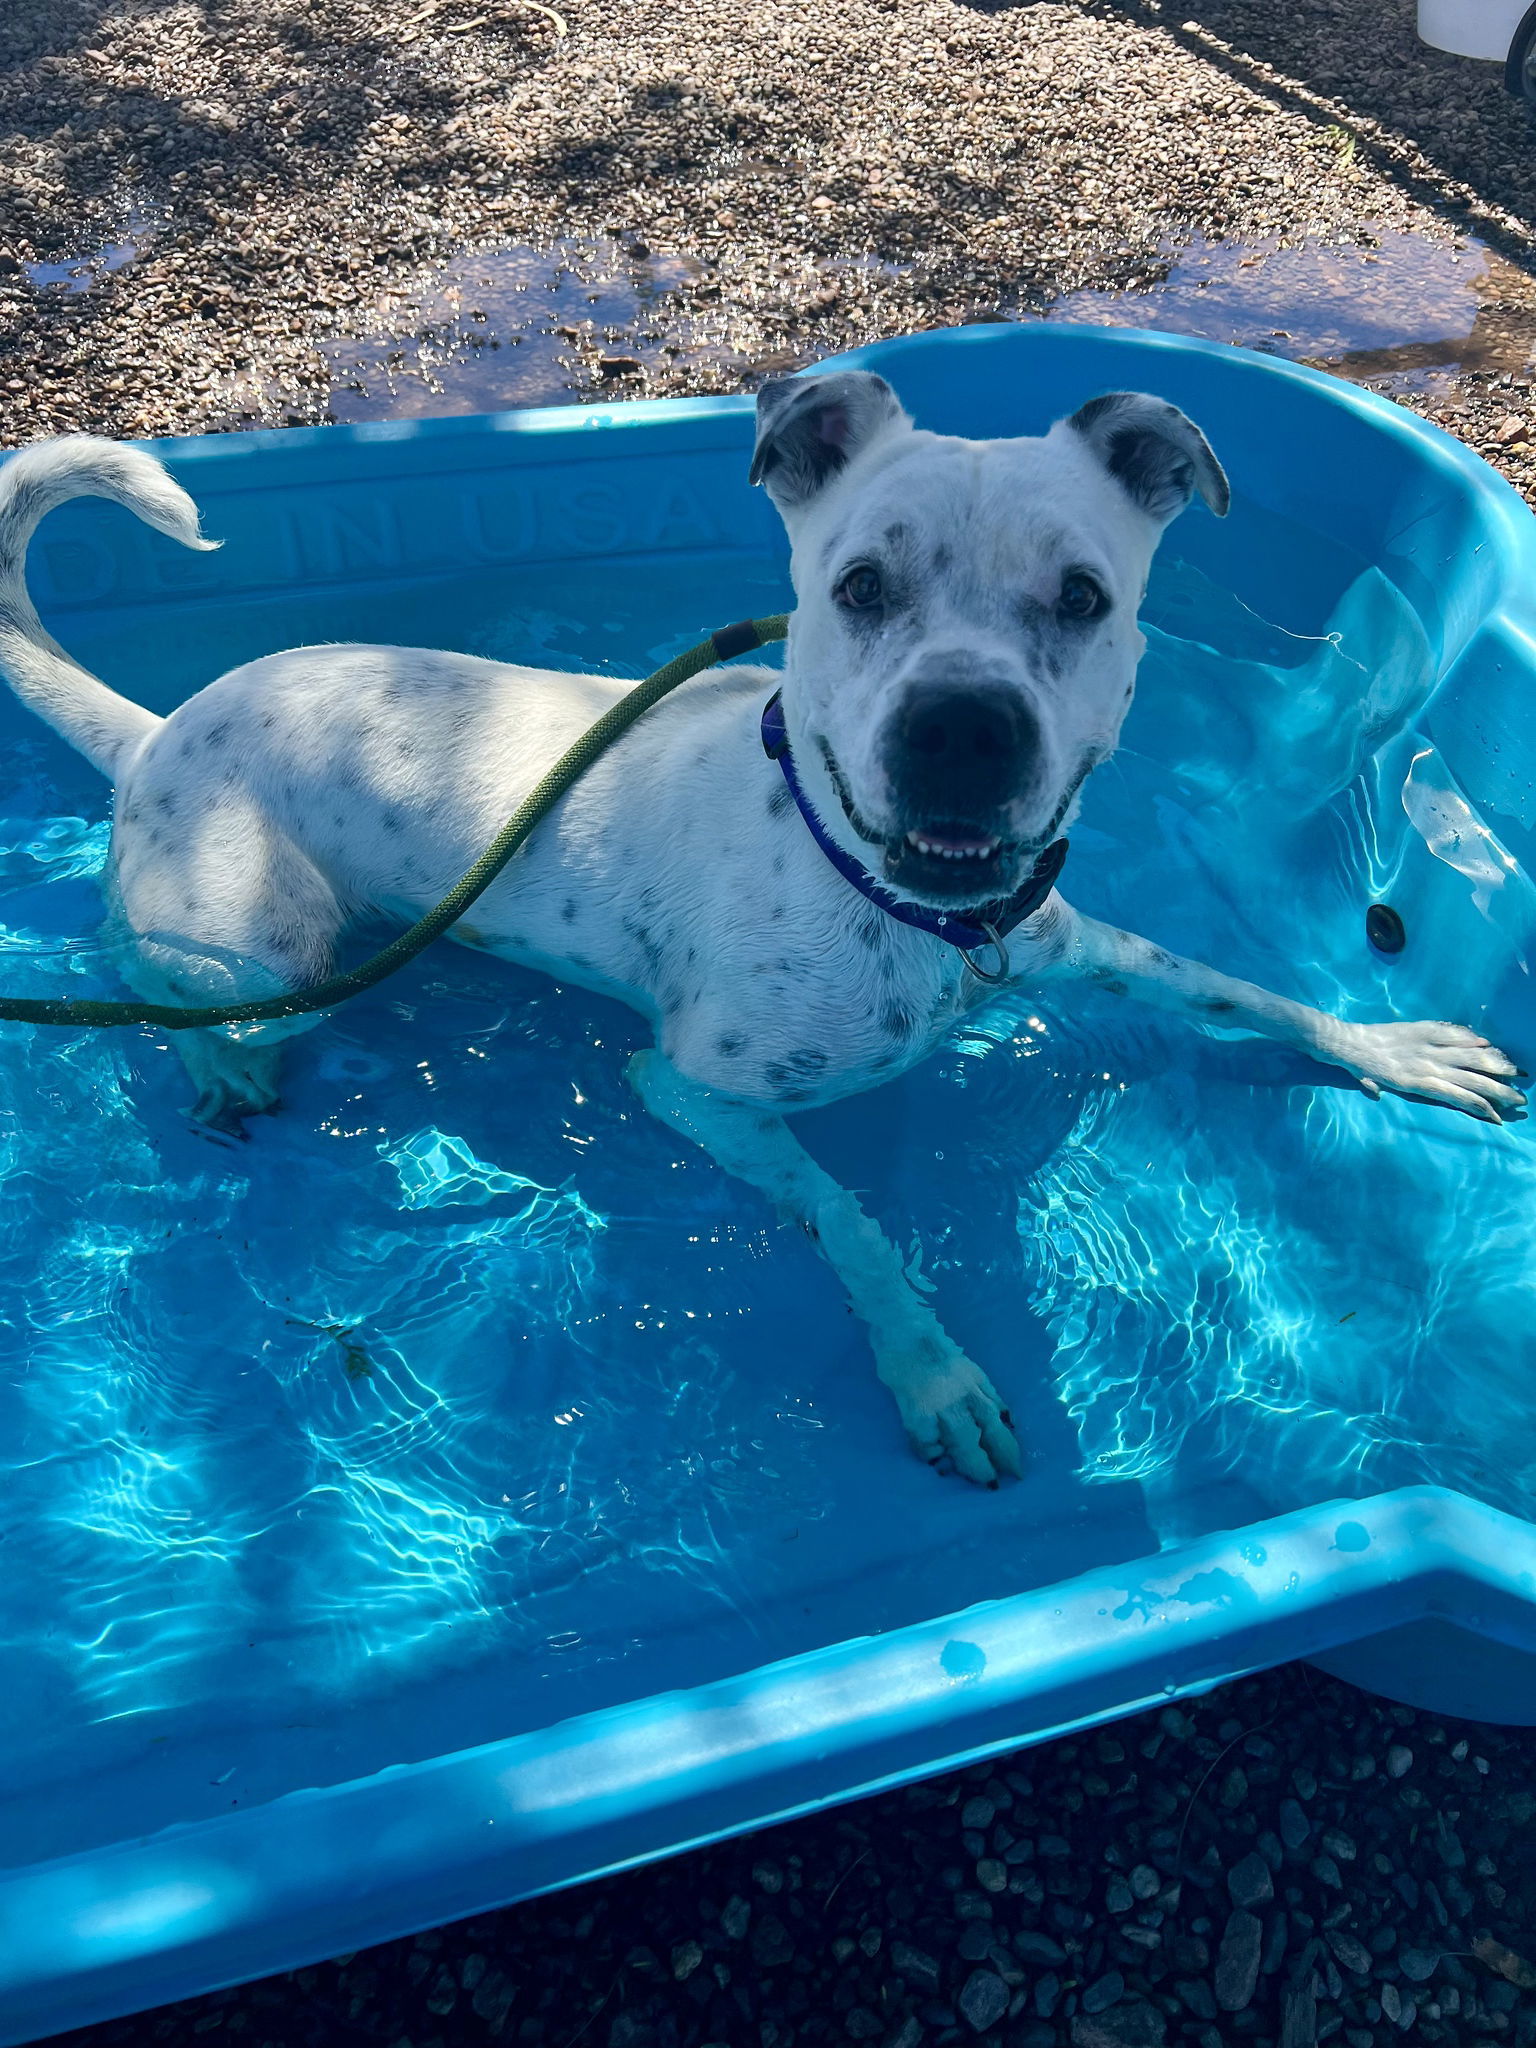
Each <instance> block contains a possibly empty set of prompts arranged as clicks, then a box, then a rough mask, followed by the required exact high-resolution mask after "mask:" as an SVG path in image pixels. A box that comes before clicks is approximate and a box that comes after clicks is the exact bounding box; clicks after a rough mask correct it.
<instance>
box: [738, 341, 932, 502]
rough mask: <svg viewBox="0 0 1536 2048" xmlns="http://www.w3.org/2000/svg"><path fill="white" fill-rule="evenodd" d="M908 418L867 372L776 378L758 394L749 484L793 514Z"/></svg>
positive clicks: (879, 381) (888, 390) (881, 382)
mask: <svg viewBox="0 0 1536 2048" xmlns="http://www.w3.org/2000/svg"><path fill="white" fill-rule="evenodd" d="M905 421H906V414H905V413H904V412H903V411H902V409H901V405H900V403H899V401H898V399H897V397H896V394H895V392H894V391H893V390H892V389H891V387H890V385H889V384H887V383H886V381H885V379H884V378H883V377H877V376H875V375H874V374H873V372H871V371H869V370H837V371H834V372H833V373H832V374H831V375H830V376H826V377H775V378H773V379H771V380H770V381H769V382H768V383H766V384H765V385H764V386H763V387H762V389H761V390H760V391H759V392H758V394H757V446H756V448H755V449H754V450H753V452H752V469H751V473H750V476H749V478H748V481H749V482H750V483H754V484H765V485H766V486H767V488H768V495H769V497H770V498H772V500H773V502H774V503H775V504H776V505H777V506H778V508H779V510H780V511H781V512H794V511H798V510H799V508H800V507H801V506H802V505H805V504H808V503H809V502H810V500H811V499H812V498H814V497H815V495H816V493H817V492H818V491H819V490H821V489H822V488H823V486H824V485H826V484H828V483H829V482H830V481H831V480H832V478H833V477H835V476H836V475H838V473H839V472H840V471H841V470H843V469H846V468H847V466H848V464H849V463H850V462H851V461H852V460H853V458H854V456H855V455H857V454H858V453H859V451H860V449H861V448H867V447H868V446H869V444H870V442H871V441H873V440H874V439H875V438H876V437H877V436H878V435H880V434H882V433H885V432H887V431H888V430H889V429H890V428H891V427H893V426H895V425H897V424H898V423H904V422H905Z"/></svg>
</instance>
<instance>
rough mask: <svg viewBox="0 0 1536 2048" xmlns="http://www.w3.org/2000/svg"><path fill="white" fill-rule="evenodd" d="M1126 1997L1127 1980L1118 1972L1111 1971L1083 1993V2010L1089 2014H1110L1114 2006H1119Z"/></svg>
mask: <svg viewBox="0 0 1536 2048" xmlns="http://www.w3.org/2000/svg"><path fill="white" fill-rule="evenodd" d="M1124 1996H1125V1979H1124V1978H1123V1977H1122V1976H1121V1974H1120V1972H1119V1971H1118V1970H1111V1971H1109V1972H1108V1974H1107V1975H1105V1976H1103V1977H1100V1978H1099V1980H1098V1982H1097V1983H1094V1984H1090V1985H1089V1986H1088V1988H1087V1990H1086V1991H1085V1992H1084V1993H1083V1997H1082V2009H1083V2011H1084V2012H1087V2013H1098V2012H1108V2011H1109V2008H1110V2007H1111V2006H1112V2005H1118V2004H1119V2003H1120V2001H1121V1999H1122V1998H1124Z"/></svg>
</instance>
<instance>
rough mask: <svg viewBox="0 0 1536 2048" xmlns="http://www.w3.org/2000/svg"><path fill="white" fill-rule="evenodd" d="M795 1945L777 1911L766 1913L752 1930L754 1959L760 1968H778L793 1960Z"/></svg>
mask: <svg viewBox="0 0 1536 2048" xmlns="http://www.w3.org/2000/svg"><path fill="white" fill-rule="evenodd" d="M794 1953H795V1945H794V1943H793V1942H792V1941H791V1940H790V1938H789V1929H788V1928H787V1927H786V1926H785V1925H784V1922H783V1921H782V1920H781V1919H780V1918H779V1917H778V1915H777V1914H776V1913H765V1914H764V1915H763V1917H762V1919H761V1920H759V1921H758V1923H757V1925H756V1926H755V1927H754V1928H753V1930H752V1960H753V1962H755V1963H756V1964H757V1966H758V1968H759V1969H760V1970H776V1969H778V1968H779V1967H780V1965H781V1964H783V1963H787V1962H789V1961H790V1960H791V1958H792V1957H793V1955H794Z"/></svg>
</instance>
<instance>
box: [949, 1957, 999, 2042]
mask: <svg viewBox="0 0 1536 2048" xmlns="http://www.w3.org/2000/svg"><path fill="white" fill-rule="evenodd" d="M955 2003H956V2004H957V2005H958V2006H959V2008H960V2014H961V2017H962V2018H963V2019H964V2021H965V2022H966V2024H967V2026H969V2027H970V2028H972V2030H973V2031H974V2032H976V2033H978V2034H984V2033H986V2032H987V2030H988V2029H989V2028H990V2027H995V2026H996V2025H997V2023H998V2021H999V2020H1000V2019H1001V2018H1002V2016H1003V2014H1004V2013H1005V2012H1006V2011H1007V2010H1008V2003H1009V2000H1008V1986H1007V1985H1006V1984H1005V1983H1004V1982H1003V1980H1002V1978H1001V1977H999V1976H998V1974H997V1972H996V1971H995V1970H972V1972H971V1974H970V1976H969V1977H967V1978H966V1980H965V1983H964V1985H963V1986H962V1987H961V1991H960V1996H959V1998H958V1999H956V2001H955Z"/></svg>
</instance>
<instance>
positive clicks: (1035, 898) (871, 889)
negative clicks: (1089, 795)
mask: <svg viewBox="0 0 1536 2048" xmlns="http://www.w3.org/2000/svg"><path fill="white" fill-rule="evenodd" d="M779 698H780V693H779V691H777V690H775V691H774V693H773V695H772V696H771V697H770V698H769V699H768V702H767V703H766V704H765V705H764V706H763V723H762V734H763V752H764V753H765V754H766V755H767V756H768V758H769V760H770V761H777V762H778V764H779V767H780V769H781V770H782V771H783V775H784V780H785V782H786V783H787V784H788V785H789V793H790V795H791V796H792V797H793V798H794V800H795V803H796V805H797V806H798V807H799V811H800V815H801V817H802V818H804V820H805V822H806V824H807V826H808V827H809V828H810V834H811V837H812V838H813V839H814V840H815V842H816V844H817V845H818V846H819V847H820V848H821V850H822V852H823V853H824V854H825V855H826V857H827V859H828V860H829V861H831V863H832V865H833V867H835V868H836V869H837V872H838V873H839V874H840V875H841V876H842V878H843V880H844V881H845V882H848V883H850V884H851V885H852V886H853V887H854V888H855V889H857V890H858V892H859V894H860V895H861V896H867V897H868V898H869V901H870V902H871V903H874V904H876V905H878V906H879V908H880V909H881V910H883V911H884V912H885V913H886V915H887V916H888V917H894V918H896V919H898V920H899V921H900V922H901V923H902V924H910V925H913V926H915V927H916V929H917V930H918V931H920V932H931V933H932V935H933V936H934V938H936V939H943V940H945V941H946V942H947V943H948V944H949V945H951V946H957V947H958V948H959V949H960V951H961V952H962V953H971V952H975V951H977V950H979V949H980V948H981V947H984V946H991V945H995V944H996V942H997V941H998V940H999V939H1001V938H1004V937H1006V936H1007V934H1008V933H1009V932H1011V931H1012V930H1013V928H1014V926H1015V925H1019V924H1022V923H1023V922H1024V920H1025V918H1026V917H1033V915H1034V913H1035V912H1036V911H1037V910H1038V909H1039V908H1040V906H1041V904H1042V903H1043V902H1044V901H1045V899H1046V897H1047V896H1049V895H1050V893H1051V890H1052V889H1053V888H1054V887H1055V885H1056V877H1057V876H1058V875H1059V874H1060V873H1061V866H1062V862H1063V861H1064V860H1065V859H1066V857H1067V842H1066V840H1065V839H1053V840H1052V841H1051V843H1050V845H1049V846H1048V847H1047V848H1046V849H1045V851H1044V853H1042V854H1041V855H1040V857H1039V859H1038V860H1037V861H1036V862H1035V864H1034V866H1033V867H1032V868H1031V869H1030V871H1029V873H1028V874H1027V875H1026V876H1025V878H1024V882H1023V885H1022V886H1021V887H1020V888H1018V889H1016V890H1015V891H1014V893H1013V894H1012V895H1011V896H1009V897H1006V898H1005V899H1004V900H1003V901H1001V902H999V903H989V904H987V905H986V907H985V909H986V914H985V915H984V916H983V915H982V914H981V913H979V912H976V911H973V912H971V914H970V916H969V917H956V916H954V915H952V914H950V913H948V912H945V911H942V910H930V909H928V908H927V906H926V905H924V904H921V903H908V902H905V901H904V900H903V899H902V898H901V897H900V896H897V895H896V894H895V893H894V892H893V891H892V890H890V889H888V888H887V887H886V886H885V884H884V883H883V882H877V881H876V880H875V878H874V876H873V875H872V874H870V873H869V871H868V870H867V869H866V868H864V867H861V866H860V864H859V862H858V861H856V860H855V859H854V857H853V855H852V854H851V853H845V852H844V851H843V849H842V847H840V846H839V845H838V843H837V841H836V840H835V839H833V838H832V837H831V835H830V834H829V833H828V831H827V828H826V827H825V825H823V824H822V822H821V820H820V818H818V817H817V815H816V812H815V810H814V808H813V807H812V804H811V801H810V798H809V797H808V796H807V795H806V793H805V790H804V787H803V786H802V784H801V781H800V776H799V772H798V770H797V769H796V767H795V757H794V755H793V754H792V753H791V752H790V746H789V734H788V732H787V730H786V729H785V725H784V707H783V705H782V703H781V702H780V701H779ZM983 978H984V979H988V980H990V979H991V978H992V977H991V976H984V977H983Z"/></svg>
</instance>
